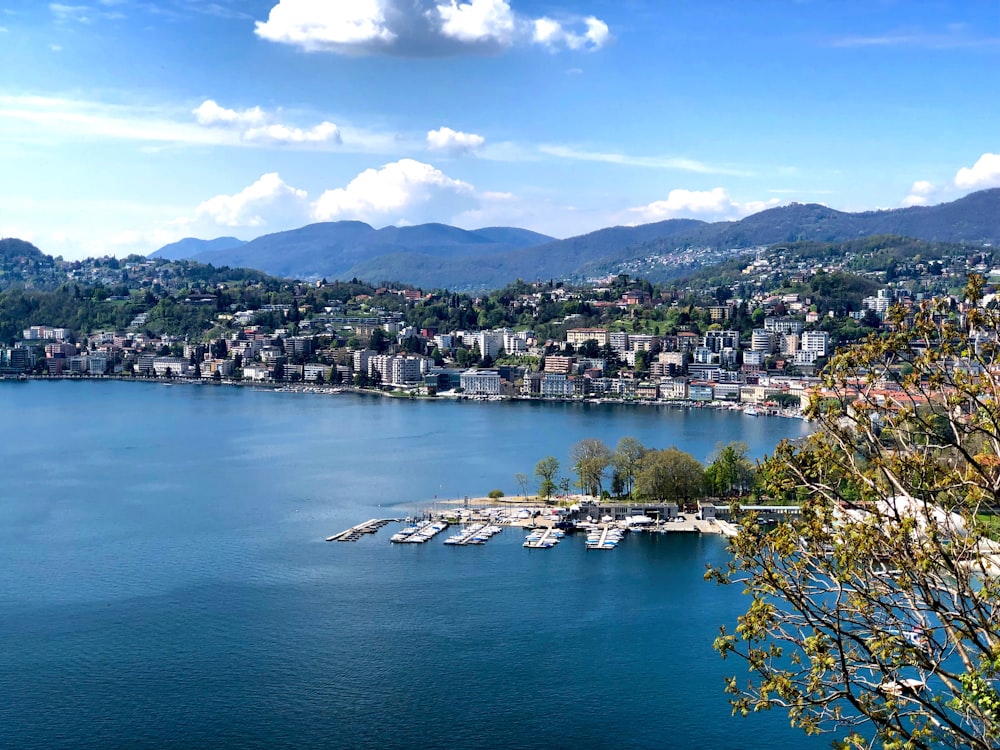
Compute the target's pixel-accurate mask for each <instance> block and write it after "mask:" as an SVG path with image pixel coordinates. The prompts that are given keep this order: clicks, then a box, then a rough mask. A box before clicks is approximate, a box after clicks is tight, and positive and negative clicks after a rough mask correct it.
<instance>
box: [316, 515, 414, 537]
mask: <svg viewBox="0 0 1000 750" xmlns="http://www.w3.org/2000/svg"><path fill="white" fill-rule="evenodd" d="M390 523H399V519H398V518H370V519H368V520H367V521H365V522H364V523H359V524H358V525H357V526H352V527H351V528H349V529H345V530H344V531H341V532H340V533H339V534H334V535H333V536H328V537H327V538H326V541H328V542H356V541H358V540H359V539H360V538H361V537H363V536H364V535H365V534H374V533H375V532H376V531H378V530H379V529H381V528H382V527H383V526H385V525H386V524H390Z"/></svg>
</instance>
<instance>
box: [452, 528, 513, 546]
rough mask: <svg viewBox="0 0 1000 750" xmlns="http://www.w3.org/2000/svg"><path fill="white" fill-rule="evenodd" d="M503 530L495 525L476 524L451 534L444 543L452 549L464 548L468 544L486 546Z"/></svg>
mask: <svg viewBox="0 0 1000 750" xmlns="http://www.w3.org/2000/svg"><path fill="white" fill-rule="evenodd" d="M501 531H503V529H502V528H501V527H500V526H497V525H495V524H486V523H476V524H473V525H472V526H469V527H468V528H465V529H463V530H461V531H460V532H458V533H457V534H453V535H452V536H450V537H448V538H447V539H445V540H444V543H445V544H447V545H450V546H454V547H465V546H468V545H470V544H486V542H487V541H489V540H490V539H491V538H492V537H493V536H495V535H496V534H499V533H500V532H501Z"/></svg>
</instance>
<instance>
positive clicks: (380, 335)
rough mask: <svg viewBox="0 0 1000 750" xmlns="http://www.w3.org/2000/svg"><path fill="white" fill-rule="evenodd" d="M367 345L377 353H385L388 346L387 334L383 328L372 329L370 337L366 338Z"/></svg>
mask: <svg viewBox="0 0 1000 750" xmlns="http://www.w3.org/2000/svg"><path fill="white" fill-rule="evenodd" d="M368 346H369V347H370V348H372V349H374V350H375V351H376V352H378V353H379V354H385V352H386V350H387V349H388V348H389V335H388V334H387V333H386V332H385V329H383V328H376V329H375V330H373V331H372V335H371V338H370V339H369V340H368Z"/></svg>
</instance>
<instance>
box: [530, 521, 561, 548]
mask: <svg viewBox="0 0 1000 750" xmlns="http://www.w3.org/2000/svg"><path fill="white" fill-rule="evenodd" d="M561 534H562V532H560V531H559V529H556V528H553V527H551V526H549V527H548V528H546V529H545V530H544V531H542V532H541V533H539V532H538V531H537V530H536V531H534V532H532V533H531V534H528V536H527V537H525V540H524V544H522V545H521V546H522V547H527V548H528V549H549V548H551V547H555V546H556V545H557V544H559V537H560V535H561Z"/></svg>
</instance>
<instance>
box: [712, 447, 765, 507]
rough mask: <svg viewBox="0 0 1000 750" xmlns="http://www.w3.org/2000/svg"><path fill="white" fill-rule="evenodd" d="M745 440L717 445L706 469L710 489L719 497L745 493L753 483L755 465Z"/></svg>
mask: <svg viewBox="0 0 1000 750" xmlns="http://www.w3.org/2000/svg"><path fill="white" fill-rule="evenodd" d="M749 450H750V448H749V446H747V444H746V443H744V442H734V443H728V444H727V445H722V444H720V445H717V446H716V448H715V452H714V453H713V454H712V457H711V459H710V461H709V463H708V466H707V467H706V469H705V482H706V484H707V485H708V490H709V492H711V493H712V494H713V495H716V496H718V497H734V496H736V495H743V494H745V493H746V492H748V491H749V490H750V487H751V486H752V485H753V476H754V466H753V464H752V463H751V462H750V460H749V459H748V458H747V452H748V451H749Z"/></svg>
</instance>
